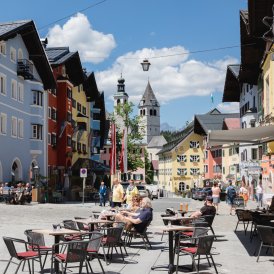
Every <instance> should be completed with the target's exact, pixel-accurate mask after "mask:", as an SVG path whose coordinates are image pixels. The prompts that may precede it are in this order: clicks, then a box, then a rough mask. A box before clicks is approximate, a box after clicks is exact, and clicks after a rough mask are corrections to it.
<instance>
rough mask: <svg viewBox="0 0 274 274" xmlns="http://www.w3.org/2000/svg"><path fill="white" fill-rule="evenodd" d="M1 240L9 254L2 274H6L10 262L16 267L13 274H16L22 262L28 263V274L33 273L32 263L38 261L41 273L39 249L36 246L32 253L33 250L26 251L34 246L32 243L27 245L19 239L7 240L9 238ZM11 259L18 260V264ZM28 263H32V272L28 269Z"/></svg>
mask: <svg viewBox="0 0 274 274" xmlns="http://www.w3.org/2000/svg"><path fill="white" fill-rule="evenodd" d="M3 240H4V242H5V244H6V246H7V249H8V251H9V254H10V259H9V262H8V264H7V266H6V268H5V270H4V273H3V274H5V273H6V272H7V270H8V268H9V266H10V263H11V262H12V263H14V264H17V265H18V266H17V268H16V270H15V272H14V274H16V273H18V271H19V268H20V266H21V264H22V262H28V266H29V273H30V274H31V273H34V261H39V264H40V268H41V271H42V261H41V254H40V249H39V246H38V245H37V246H36V251H33V250H28V246H30V245H32V246H35V244H33V243H29V242H26V241H24V240H21V239H16V238H9V237H3ZM19 246H20V247H19ZM19 248H20V251H19ZM22 248H23V249H24V251H22ZM13 259H16V260H19V263H16V262H14V261H13ZM30 261H32V270H31V267H30Z"/></svg>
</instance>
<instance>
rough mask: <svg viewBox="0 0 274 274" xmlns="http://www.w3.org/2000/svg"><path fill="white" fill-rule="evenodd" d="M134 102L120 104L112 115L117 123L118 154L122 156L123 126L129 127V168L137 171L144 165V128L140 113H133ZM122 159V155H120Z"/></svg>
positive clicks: (112, 118)
mask: <svg viewBox="0 0 274 274" xmlns="http://www.w3.org/2000/svg"><path fill="white" fill-rule="evenodd" d="M133 108H134V104H133V103H131V102H130V103H128V102H127V103H124V104H118V106H117V107H115V111H114V113H112V115H111V120H112V123H115V124H116V128H117V133H116V144H117V155H120V156H121V150H122V135H123V128H124V127H126V128H127V132H128V134H127V135H128V136H127V164H128V170H130V171H135V170H137V169H138V168H143V167H144V162H143V160H142V151H141V150H140V145H141V144H142V140H143V135H144V129H143V127H142V125H141V120H140V117H139V116H138V115H133ZM119 159H121V157H119Z"/></svg>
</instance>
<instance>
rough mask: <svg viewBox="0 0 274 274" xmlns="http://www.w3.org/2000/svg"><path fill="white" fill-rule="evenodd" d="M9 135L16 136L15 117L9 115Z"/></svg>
mask: <svg viewBox="0 0 274 274" xmlns="http://www.w3.org/2000/svg"><path fill="white" fill-rule="evenodd" d="M11 136H12V137H17V118H16V117H11Z"/></svg>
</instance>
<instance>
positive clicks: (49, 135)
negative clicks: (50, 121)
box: [48, 133, 51, 145]
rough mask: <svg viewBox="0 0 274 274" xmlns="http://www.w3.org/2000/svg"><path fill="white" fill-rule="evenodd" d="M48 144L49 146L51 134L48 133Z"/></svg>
mask: <svg viewBox="0 0 274 274" xmlns="http://www.w3.org/2000/svg"><path fill="white" fill-rule="evenodd" d="M48 144H49V145H51V134H50V133H48Z"/></svg>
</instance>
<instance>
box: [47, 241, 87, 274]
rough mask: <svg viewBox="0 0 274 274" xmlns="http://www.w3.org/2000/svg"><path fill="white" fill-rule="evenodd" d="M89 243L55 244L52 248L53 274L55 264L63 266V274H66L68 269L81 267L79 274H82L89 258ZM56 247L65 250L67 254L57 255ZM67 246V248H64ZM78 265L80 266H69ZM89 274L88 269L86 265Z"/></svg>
mask: <svg viewBox="0 0 274 274" xmlns="http://www.w3.org/2000/svg"><path fill="white" fill-rule="evenodd" d="M88 243H89V242H88V241H71V242H63V243H59V244H54V245H53V246H52V258H51V274H53V273H54V263H55V262H57V263H58V264H60V265H61V270H62V274H64V273H66V270H67V268H76V267H79V272H77V273H79V274H81V273H82V269H83V266H84V263H85V261H86V257H87V246H88ZM56 246H58V247H59V248H60V247H61V249H63V250H65V253H55V250H56ZM64 246H66V247H65V248H62V247H64ZM76 263H77V264H78V266H75V265H74V266H68V264H69V265H71V264H76ZM86 268H87V272H88V267H87V265H86Z"/></svg>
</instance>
